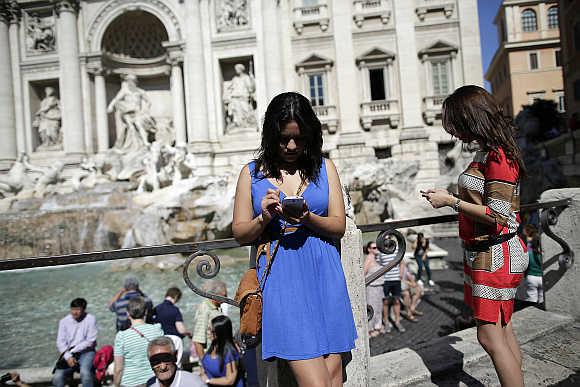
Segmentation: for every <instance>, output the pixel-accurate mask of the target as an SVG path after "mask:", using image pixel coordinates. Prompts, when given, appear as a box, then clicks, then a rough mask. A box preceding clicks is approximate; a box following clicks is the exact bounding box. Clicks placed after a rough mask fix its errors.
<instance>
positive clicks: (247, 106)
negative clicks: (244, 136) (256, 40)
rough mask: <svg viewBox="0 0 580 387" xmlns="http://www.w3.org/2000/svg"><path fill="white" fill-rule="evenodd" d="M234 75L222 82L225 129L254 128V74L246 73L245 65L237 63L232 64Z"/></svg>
mask: <svg viewBox="0 0 580 387" xmlns="http://www.w3.org/2000/svg"><path fill="white" fill-rule="evenodd" d="M234 69H235V70H236V75H234V77H233V78H232V79H231V80H230V81H225V82H224V107H225V114H226V131H227V132H229V133H232V132H235V131H236V130H237V129H245V128H256V127H257V125H258V123H257V120H256V110H255V107H254V106H255V104H256V97H255V94H254V93H255V92H256V83H255V81H254V76H253V75H252V74H251V72H250V75H248V74H246V67H245V66H244V65H243V64H241V63H238V64H236V65H235V66H234Z"/></svg>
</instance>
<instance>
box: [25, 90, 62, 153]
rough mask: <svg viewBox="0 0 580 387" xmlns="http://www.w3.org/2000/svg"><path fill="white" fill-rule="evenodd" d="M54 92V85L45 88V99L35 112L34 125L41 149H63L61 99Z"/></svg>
mask: <svg viewBox="0 0 580 387" xmlns="http://www.w3.org/2000/svg"><path fill="white" fill-rule="evenodd" d="M54 92H55V90H54V88H53V87H50V86H49V87H45V88H44V93H45V96H44V99H43V100H42V101H41V102H40V109H38V111H37V112H36V113H35V114H34V121H33V122H32V127H33V128H35V129H36V130H38V135H39V137H40V145H39V146H38V149H39V150H60V149H62V133H61V130H60V126H61V125H60V124H61V122H60V120H61V112H60V101H59V100H58V98H56V96H55V95H54Z"/></svg>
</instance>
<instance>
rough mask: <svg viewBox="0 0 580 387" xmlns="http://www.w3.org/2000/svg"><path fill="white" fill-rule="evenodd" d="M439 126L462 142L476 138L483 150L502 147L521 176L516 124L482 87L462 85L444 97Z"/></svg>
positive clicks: (522, 166)
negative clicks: (441, 121) (514, 163)
mask: <svg viewBox="0 0 580 387" xmlns="http://www.w3.org/2000/svg"><path fill="white" fill-rule="evenodd" d="M443 128H445V131H446V132H447V133H449V134H451V135H452V136H455V137H458V138H459V139H461V140H462V141H463V142H472V141H475V142H477V143H478V144H479V146H480V147H481V148H482V149H481V150H483V151H486V152H489V151H495V152H497V151H498V149H499V148H502V149H503V151H504V153H505V155H506V158H507V159H508V160H510V161H512V162H516V163H517V164H518V167H519V174H520V176H525V173H526V168H525V165H524V160H523V157H522V153H521V151H520V148H519V147H518V144H517V143H516V140H515V133H516V128H515V126H514V125H513V123H512V122H511V120H510V119H508V118H507V117H505V116H504V114H503V110H502V108H501V106H500V105H499V104H498V103H497V102H496V101H495V99H494V98H493V96H492V95H491V94H489V93H488V92H487V91H486V90H485V89H483V88H481V87H479V86H475V85H468V86H462V87H460V88H458V89H457V90H455V91H454V92H453V94H451V95H450V96H448V97H447V98H445V101H443Z"/></svg>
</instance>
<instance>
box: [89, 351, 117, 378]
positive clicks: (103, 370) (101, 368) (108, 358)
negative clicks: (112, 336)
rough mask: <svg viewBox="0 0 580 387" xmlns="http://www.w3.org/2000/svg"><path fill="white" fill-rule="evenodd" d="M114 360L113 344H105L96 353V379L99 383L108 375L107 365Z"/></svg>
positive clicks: (94, 363)
mask: <svg viewBox="0 0 580 387" xmlns="http://www.w3.org/2000/svg"><path fill="white" fill-rule="evenodd" d="M112 362H113V346H111V345H105V346H103V347H101V348H100V349H99V350H98V351H97V352H96V353H95V358H94V360H93V367H95V379H96V380H97V382H98V383H101V382H103V381H104V380H105V376H107V367H108V366H109V364H111V363H112Z"/></svg>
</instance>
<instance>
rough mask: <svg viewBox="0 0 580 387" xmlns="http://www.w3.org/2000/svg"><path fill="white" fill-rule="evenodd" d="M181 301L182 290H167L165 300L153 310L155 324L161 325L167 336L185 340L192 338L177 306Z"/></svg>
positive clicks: (173, 288)
mask: <svg viewBox="0 0 580 387" xmlns="http://www.w3.org/2000/svg"><path fill="white" fill-rule="evenodd" d="M180 299H181V290H179V288H176V287H172V288H169V289H167V292H166V293H165V300H164V301H163V302H162V303H161V304H159V305H157V306H156V307H155V309H153V322H156V323H160V324H161V328H162V329H163V333H165V335H166V336H167V335H174V336H178V337H181V338H183V337H184V336H187V337H189V338H191V332H188V331H187V329H185V325H183V316H182V315H181V311H180V310H179V308H178V307H177V306H175V304H177V302H179V300H180Z"/></svg>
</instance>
